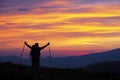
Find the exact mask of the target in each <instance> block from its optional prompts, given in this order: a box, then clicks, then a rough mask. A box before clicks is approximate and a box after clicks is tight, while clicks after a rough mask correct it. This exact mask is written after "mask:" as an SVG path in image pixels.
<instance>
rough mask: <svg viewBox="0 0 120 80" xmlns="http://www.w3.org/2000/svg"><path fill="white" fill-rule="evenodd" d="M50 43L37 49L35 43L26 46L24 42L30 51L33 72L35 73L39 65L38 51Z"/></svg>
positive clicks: (37, 46)
mask: <svg viewBox="0 0 120 80" xmlns="http://www.w3.org/2000/svg"><path fill="white" fill-rule="evenodd" d="M49 44H50V43H49V42H48V43H47V44H46V45H44V46H42V47H39V44H38V43H35V44H34V45H32V46H30V45H28V44H27V42H26V41H25V45H26V46H28V47H29V48H30V49H31V51H30V55H31V58H32V69H33V70H34V71H37V70H38V69H39V64H40V56H41V55H40V51H41V50H42V49H44V48H45V47H47V46H48V45H49Z"/></svg>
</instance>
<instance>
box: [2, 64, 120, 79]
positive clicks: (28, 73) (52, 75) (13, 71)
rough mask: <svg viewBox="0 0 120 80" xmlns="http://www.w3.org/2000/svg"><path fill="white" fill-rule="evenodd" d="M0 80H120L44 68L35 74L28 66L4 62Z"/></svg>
mask: <svg viewBox="0 0 120 80" xmlns="http://www.w3.org/2000/svg"><path fill="white" fill-rule="evenodd" d="M0 78H1V80H120V74H118V73H94V72H93V73H92V72H85V71H83V70H82V69H57V68H45V67H42V68H41V70H39V71H38V72H37V73H35V72H33V71H32V69H31V67H29V66H25V65H19V64H12V63H11V62H4V63H0Z"/></svg>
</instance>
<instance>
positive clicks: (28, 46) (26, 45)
mask: <svg viewBox="0 0 120 80" xmlns="http://www.w3.org/2000/svg"><path fill="white" fill-rule="evenodd" d="M25 45H26V46H27V47H29V48H30V49H31V48H32V47H31V46H30V45H28V44H27V42H26V41H25Z"/></svg>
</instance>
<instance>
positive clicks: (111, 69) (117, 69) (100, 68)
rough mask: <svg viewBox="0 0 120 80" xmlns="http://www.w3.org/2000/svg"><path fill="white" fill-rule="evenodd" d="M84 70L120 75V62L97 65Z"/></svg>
mask: <svg viewBox="0 0 120 80" xmlns="http://www.w3.org/2000/svg"><path fill="white" fill-rule="evenodd" d="M82 69H83V70H84V71H87V72H92V73H120V61H111V62H100V63H95V64H91V65H89V66H86V67H84V68H82Z"/></svg>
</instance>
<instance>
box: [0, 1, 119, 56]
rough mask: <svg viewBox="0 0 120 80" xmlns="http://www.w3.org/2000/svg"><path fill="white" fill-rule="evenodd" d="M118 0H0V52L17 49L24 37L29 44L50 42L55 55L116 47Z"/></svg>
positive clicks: (117, 36)
mask: <svg viewBox="0 0 120 80" xmlns="http://www.w3.org/2000/svg"><path fill="white" fill-rule="evenodd" d="M119 3H120V1H119V0H64V1H61V0H35V1H33V0H4V1H0V4H2V5H1V6H0V30H1V31H0V34H2V35H1V36H0V43H1V45H3V46H0V48H1V49H0V51H1V50H2V52H3V50H6V49H7V51H11V52H14V49H16V48H17V49H16V50H20V46H22V43H23V42H24V41H25V40H26V41H28V42H29V43H30V44H31V45H32V44H34V42H40V43H41V45H44V44H45V43H47V42H48V41H50V42H51V45H52V49H53V50H54V51H53V52H54V55H55V56H57V55H61V56H65V55H66V56H69V55H82V54H89V53H91V52H98V51H104V50H109V49H113V48H117V47H120V46H119V45H118V43H120V37H119V35H120V32H119V31H120V15H119V14H120V6H119ZM14 44H17V45H14ZM4 45H7V47H6V46H4ZM8 47H10V48H12V49H11V50H10V49H8ZM57 52H59V53H57ZM70 52H71V53H70ZM5 53H6V52H5ZM65 53H66V54H65ZM69 53H70V54H69Z"/></svg>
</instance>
